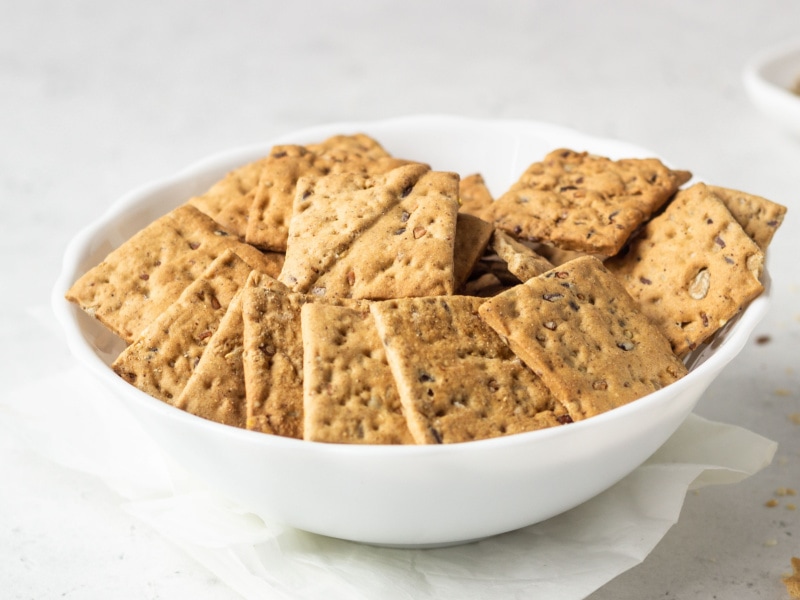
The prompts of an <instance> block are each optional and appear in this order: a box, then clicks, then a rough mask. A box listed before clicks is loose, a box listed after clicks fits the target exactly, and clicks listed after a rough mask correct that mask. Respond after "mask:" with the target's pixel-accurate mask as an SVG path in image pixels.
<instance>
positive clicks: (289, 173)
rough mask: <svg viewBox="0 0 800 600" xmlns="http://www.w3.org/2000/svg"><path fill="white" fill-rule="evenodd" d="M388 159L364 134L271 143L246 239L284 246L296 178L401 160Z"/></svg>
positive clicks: (385, 166) (379, 167)
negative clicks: (302, 142)
mask: <svg viewBox="0 0 800 600" xmlns="http://www.w3.org/2000/svg"><path fill="white" fill-rule="evenodd" d="M406 162H407V161H403V160H400V159H394V158H392V157H391V156H389V153H388V152H386V150H384V149H383V147H382V146H381V145H380V144H379V143H378V142H377V141H376V140H374V139H372V138H370V137H369V136H367V135H364V134H354V135H335V136H332V137H330V138H328V139H326V140H324V141H323V142H320V143H317V144H309V145H307V146H300V145H288V144H287V145H279V146H275V147H274V148H273V149H272V151H271V152H270V155H269V157H268V158H267V161H266V164H265V165H264V168H263V169H262V173H261V179H260V180H259V183H258V186H257V188H256V191H255V194H254V198H253V201H252V204H251V206H250V213H249V218H248V225H247V231H246V238H245V239H246V240H247V242H248V243H250V244H253V245H255V246H258V247H260V248H263V249H265V250H272V251H276V252H284V251H285V250H286V243H287V238H288V235H289V222H290V220H291V218H292V206H293V202H294V196H295V191H296V186H297V182H298V180H299V179H300V178H301V177H310V178H314V177H321V176H323V175H327V174H329V173H347V172H354V173H365V174H372V173H382V172H385V171H389V170H391V169H392V168H394V167H396V166H399V165H401V164H404V163H406Z"/></svg>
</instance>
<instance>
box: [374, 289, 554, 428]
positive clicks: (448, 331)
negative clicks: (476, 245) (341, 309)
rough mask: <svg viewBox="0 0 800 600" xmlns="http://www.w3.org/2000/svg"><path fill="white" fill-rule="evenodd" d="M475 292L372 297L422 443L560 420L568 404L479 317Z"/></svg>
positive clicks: (403, 397)
mask: <svg viewBox="0 0 800 600" xmlns="http://www.w3.org/2000/svg"><path fill="white" fill-rule="evenodd" d="M482 301H483V300H482V299H480V298H474V297H468V296H439V297H426V298H403V299H397V300H387V301H383V302H375V303H373V304H372V305H371V310H372V313H373V315H375V322H376V325H377V327H378V332H379V333H380V336H381V340H382V341H383V344H384V346H385V348H386V355H387V359H388V361H389V366H390V367H391V369H392V373H393V375H394V378H395V381H396V382H397V387H398V390H399V392H400V399H401V402H402V403H403V410H404V412H405V415H406V420H407V422H408V427H409V429H410V430H411V434H412V435H413V436H414V439H415V440H416V442H417V443H418V444H434V443H452V442H466V441H470V440H475V439H483V438H491V437H497V436H501V435H505V434H512V433H519V432H523V431H532V430H536V429H542V428H545V427H551V426H555V425H559V424H560V423H561V421H559V417H561V416H564V412H563V410H564V409H563V407H562V406H560V405H559V404H558V402H557V401H556V400H555V399H554V398H553V396H552V395H551V394H550V392H549V391H548V390H547V388H546V387H545V386H544V385H543V384H542V382H541V381H540V380H539V378H538V377H536V376H535V375H534V374H533V372H532V371H531V370H530V369H528V368H527V367H526V366H525V365H524V364H522V363H521V362H520V361H519V360H518V359H517V358H516V357H515V356H514V355H513V354H512V352H511V351H510V350H509V348H508V346H506V344H505V343H504V342H503V340H502V339H501V338H500V337H499V336H498V335H497V334H496V333H495V332H494V331H493V330H492V329H491V328H490V327H488V326H487V325H486V324H485V323H484V322H483V321H481V319H480V318H479V317H478V314H477V313H478V306H480V304H481V302H482Z"/></svg>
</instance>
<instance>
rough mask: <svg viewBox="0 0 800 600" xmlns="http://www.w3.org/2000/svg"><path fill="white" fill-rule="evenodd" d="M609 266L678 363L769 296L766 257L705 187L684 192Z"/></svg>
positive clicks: (721, 203) (609, 262)
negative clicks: (759, 298) (764, 275)
mask: <svg viewBox="0 0 800 600" xmlns="http://www.w3.org/2000/svg"><path fill="white" fill-rule="evenodd" d="M607 262H608V268H609V269H610V270H611V271H612V272H613V273H614V274H615V275H616V276H617V277H618V278H619V279H620V281H622V282H623V284H624V285H625V288H626V289H627V291H628V293H630V295H631V296H633V297H634V298H635V299H636V300H637V301H638V302H639V304H640V305H641V307H642V311H643V312H644V313H645V314H646V315H647V316H648V317H650V319H652V321H653V322H654V323H656V324H657V325H658V326H659V328H660V329H661V330H662V331H663V332H664V335H666V336H667V338H668V339H669V340H670V343H671V344H672V348H673V350H674V352H675V354H677V355H678V356H685V355H686V354H687V353H688V352H690V351H691V350H693V349H695V348H696V347H697V346H698V345H700V344H701V343H702V342H703V341H705V340H706V339H708V338H709V337H710V336H711V335H712V334H713V333H714V332H715V331H717V330H718V329H719V328H720V327H722V326H723V325H725V323H727V322H728V321H729V320H730V319H731V318H733V317H734V316H736V314H737V313H739V311H741V310H742V308H743V307H745V306H746V305H747V304H748V303H749V302H750V301H751V300H752V299H753V298H755V297H756V296H758V295H759V294H761V292H762V291H763V289H764V288H763V285H762V284H761V282H760V281H759V278H760V276H761V272H762V269H763V266H764V253H763V252H762V251H761V249H760V248H759V247H758V245H757V244H756V243H755V242H754V241H753V240H752V239H751V238H750V237H749V236H748V235H747V233H745V231H744V230H743V229H742V227H741V225H740V224H739V223H738V222H737V221H736V219H734V217H733V216H732V215H731V213H730V211H728V209H727V208H726V207H725V204H724V203H723V202H722V201H721V200H720V199H719V198H718V197H717V196H716V195H715V194H713V193H711V191H710V190H709V189H708V187H707V186H705V185H703V184H695V185H693V186H692V187H690V188H688V189H686V190H683V191H681V192H680V193H678V194H677V195H676V196H675V199H674V200H673V201H672V202H671V203H670V205H669V206H668V207H667V209H666V210H665V211H664V212H663V213H662V214H661V215H659V216H658V217H656V218H654V219H653V220H652V221H650V222H649V223H648V224H647V226H646V227H645V228H644V229H643V231H642V232H641V233H640V234H639V235H638V236H637V237H636V239H635V240H633V242H632V243H631V246H630V248H629V250H628V252H627V253H626V254H625V255H623V256H619V257H615V258H614V259H611V260H609V261H607Z"/></svg>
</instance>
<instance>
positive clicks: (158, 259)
mask: <svg viewBox="0 0 800 600" xmlns="http://www.w3.org/2000/svg"><path fill="white" fill-rule="evenodd" d="M228 249H230V250H232V251H234V252H236V254H237V255H239V257H240V258H241V259H242V260H244V261H245V262H246V263H247V264H249V265H250V267H251V268H253V269H258V270H260V271H263V272H264V273H268V274H270V275H277V274H278V271H279V270H280V268H281V265H282V263H283V256H282V255H277V254H271V253H266V254H265V253H262V252H260V251H259V250H257V249H256V248H253V247H252V246H250V245H248V244H245V243H242V242H240V241H239V240H238V239H237V238H236V236H235V235H232V234H230V233H229V232H228V231H226V230H224V229H222V228H221V226H220V225H219V224H218V223H217V222H215V221H214V220H213V219H212V218H211V217H209V216H207V215H205V214H203V213H201V212H200V211H199V210H197V209H196V208H195V207H193V206H190V205H187V204H184V205H183V206H180V207H178V208H176V209H174V210H172V211H171V212H169V213H168V214H166V215H164V216H163V217H161V218H159V219H157V220H156V221H154V222H153V223H151V224H150V225H148V226H147V227H145V228H144V229H142V230H141V231H139V232H138V233H136V234H135V235H134V236H133V237H131V238H130V239H128V240H127V241H126V242H124V243H123V244H122V245H121V246H119V247H118V248H117V249H116V250H113V251H112V252H111V253H110V254H109V255H108V256H107V257H106V258H105V259H104V260H103V262H101V263H100V264H99V265H97V266H95V267H93V268H92V269H90V270H89V271H88V272H87V273H85V274H84V275H83V276H82V277H81V278H80V279H78V281H76V282H75V284H73V286H72V287H71V288H70V289H69V291H68V292H67V294H66V298H67V300H69V301H71V302H75V303H76V304H78V305H79V306H80V307H81V308H82V309H83V310H85V311H86V312H87V313H89V314H90V315H92V316H94V317H95V318H97V319H98V320H99V321H100V322H101V323H102V324H103V325H105V326H106V327H107V328H108V329H110V330H111V331H113V332H114V333H115V334H117V335H118V336H120V337H121V338H122V339H123V340H125V341H126V342H128V343H130V342H132V341H133V340H134V339H135V338H136V336H138V335H139V334H140V333H141V332H142V330H143V329H144V328H145V327H146V326H147V325H149V324H150V323H152V322H153V321H154V320H155V318H156V317H157V316H158V315H159V314H161V313H162V312H163V311H164V310H166V308H167V307H168V306H169V305H170V304H172V303H173V302H174V301H175V300H177V298H178V296H180V294H181V292H182V291H183V290H184V289H185V288H186V286H188V285H189V284H190V283H191V282H193V281H194V280H195V279H197V278H198V277H199V276H200V275H201V273H203V271H204V270H205V269H206V268H207V267H208V266H209V265H210V264H211V263H212V262H213V261H214V260H215V259H216V258H217V257H219V256H220V255H221V254H222V253H223V252H224V251H225V250H228Z"/></svg>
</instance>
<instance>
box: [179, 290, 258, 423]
mask: <svg viewBox="0 0 800 600" xmlns="http://www.w3.org/2000/svg"><path fill="white" fill-rule="evenodd" d="M243 330H244V326H243V321H242V290H239V291H238V292H237V293H236V296H234V298H233V300H231V303H230V305H229V306H228V310H227V311H226V312H225V315H224V316H223V317H222V319H221V320H220V323H219V326H218V327H217V330H216V331H215V332H214V334H213V335H212V336H211V337H210V338H209V340H208V345H207V346H206V348H205V350H203V354H202V356H201V357H200V360H199V361H198V363H197V366H196V367H195V369H194V371H192V373H191V375H190V376H189V379H188V381H187V382H186V385H185V386H184V388H183V390H182V391H181V393H180V395H179V396H178V397H177V399H176V400H175V402H174V406H176V407H177V408H180V409H182V410H185V411H186V412H189V413H191V414H193V415H197V416H198V417H203V418H204V419H208V420H210V421H216V422H217V423H223V424H225V425H231V426H233V427H241V428H244V426H245V421H246V412H247V411H246V404H245V401H246V396H247V394H246V390H245V382H244V367H243V363H242V350H243V343H244V341H243V338H244V334H243Z"/></svg>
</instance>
